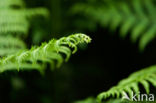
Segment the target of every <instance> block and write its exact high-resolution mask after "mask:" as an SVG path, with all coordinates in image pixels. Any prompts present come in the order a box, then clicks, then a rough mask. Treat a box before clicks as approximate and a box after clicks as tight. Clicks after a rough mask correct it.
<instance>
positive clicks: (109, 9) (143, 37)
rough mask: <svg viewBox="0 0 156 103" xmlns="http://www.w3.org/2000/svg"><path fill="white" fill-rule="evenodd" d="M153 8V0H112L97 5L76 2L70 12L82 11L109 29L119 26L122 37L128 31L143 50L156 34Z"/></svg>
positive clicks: (155, 16)
mask: <svg viewBox="0 0 156 103" xmlns="http://www.w3.org/2000/svg"><path fill="white" fill-rule="evenodd" d="M155 9H156V7H155V3H154V1H153V0H130V1H125V0H121V1H114V0H112V1H107V2H103V3H101V4H100V5H98V6H96V4H95V5H94V6H93V5H91V4H87V3H86V4H85V3H81V4H77V5H75V6H74V7H73V8H72V12H74V13H81V14H82V13H84V14H85V15H86V16H87V17H90V19H92V21H96V22H97V23H100V24H101V25H102V26H104V27H110V29H111V30H116V29H117V28H120V34H121V35H120V36H121V37H122V38H125V37H126V36H127V35H128V33H129V32H130V33H131V34H130V38H131V39H132V41H133V42H136V41H137V40H139V47H140V50H144V48H145V47H146V46H147V44H149V43H150V42H151V41H152V40H153V39H154V38H155V36H156V22H155V18H156V15H155ZM90 19H89V20H90Z"/></svg>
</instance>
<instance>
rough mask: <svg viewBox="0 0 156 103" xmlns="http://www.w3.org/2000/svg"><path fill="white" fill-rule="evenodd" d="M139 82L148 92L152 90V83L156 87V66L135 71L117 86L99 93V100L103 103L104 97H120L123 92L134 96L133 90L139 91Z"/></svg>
mask: <svg viewBox="0 0 156 103" xmlns="http://www.w3.org/2000/svg"><path fill="white" fill-rule="evenodd" d="M139 84H141V85H142V86H143V87H144V89H145V91H146V92H147V93H149V92H150V84H152V85H153V86H155V87H156V66H151V67H148V68H145V69H143V70H141V71H138V72H135V73H133V74H132V75H130V76H129V77H128V78H127V79H124V80H122V81H120V82H119V84H118V85H117V86H114V87H112V88H111V89H110V90H108V91H107V92H103V93H101V94H99V95H98V101H99V103H101V101H102V100H103V99H106V98H109V97H116V98H119V97H120V96H121V95H124V94H123V92H125V93H127V94H128V95H129V96H130V97H132V92H133V93H135V94H138V93H139Z"/></svg>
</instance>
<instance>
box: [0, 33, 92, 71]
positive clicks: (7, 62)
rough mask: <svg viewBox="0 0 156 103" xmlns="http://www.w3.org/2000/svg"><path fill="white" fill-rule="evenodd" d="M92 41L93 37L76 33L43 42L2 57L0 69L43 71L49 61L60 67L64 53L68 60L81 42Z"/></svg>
mask: <svg viewBox="0 0 156 103" xmlns="http://www.w3.org/2000/svg"><path fill="white" fill-rule="evenodd" d="M90 42H91V38H90V37H88V36H86V35H84V34H75V35H71V36H68V37H63V38H61V39H59V40H55V39H52V40H51V41H50V42H49V43H43V44H42V45H41V46H40V47H33V48H32V49H31V50H28V51H23V52H20V53H17V54H15V55H10V56H7V57H5V58H3V59H1V60H0V68H1V69H0V71H1V72H3V71H6V70H14V69H18V70H22V69H37V70H39V71H43V70H44V66H45V63H47V62H48V63H50V64H51V65H52V66H54V65H55V64H56V67H60V65H61V64H62V63H63V61H64V57H63V55H65V56H66V57H65V61H67V60H68V59H69V57H70V55H71V53H75V52H76V51H77V45H78V44H79V43H90ZM70 48H71V49H70ZM31 66H32V67H31Z"/></svg>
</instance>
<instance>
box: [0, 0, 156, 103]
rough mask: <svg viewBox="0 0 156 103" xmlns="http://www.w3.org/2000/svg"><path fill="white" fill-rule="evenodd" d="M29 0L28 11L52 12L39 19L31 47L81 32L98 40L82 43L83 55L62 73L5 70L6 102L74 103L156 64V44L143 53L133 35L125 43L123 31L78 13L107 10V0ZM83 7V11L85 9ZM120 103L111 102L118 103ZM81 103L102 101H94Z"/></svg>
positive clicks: (1, 79)
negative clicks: (41, 8) (43, 10)
mask: <svg viewBox="0 0 156 103" xmlns="http://www.w3.org/2000/svg"><path fill="white" fill-rule="evenodd" d="M105 1H106V2H107V0H105ZM118 1H120V0H118ZM121 1H122V0H121ZM25 2H26V7H27V8H36V7H45V8H47V9H48V10H49V11H50V17H49V18H48V19H46V20H45V19H43V18H35V20H32V21H31V29H30V31H29V34H33V35H29V36H28V37H27V39H26V43H27V44H28V46H29V47H30V46H31V44H33V45H39V44H40V43H41V42H43V41H48V40H50V39H51V38H59V37H62V36H66V35H67V34H72V33H77V32H82V33H85V34H88V35H90V36H91V37H92V38H93V42H92V44H90V45H89V46H88V47H87V46H86V45H80V51H79V52H78V53H77V54H75V55H74V56H72V58H71V59H70V61H69V62H68V63H67V64H64V65H63V66H62V67H61V68H60V69H59V70H55V71H50V70H49V69H47V70H46V73H45V75H44V76H42V75H40V73H39V72H37V71H24V72H22V71H20V72H15V71H14V72H13V71H8V72H4V73H3V74H1V75H0V103H73V102H75V101H77V100H82V99H85V98H88V97H96V96H97V94H99V93H100V92H102V91H106V90H108V89H109V88H110V87H112V86H113V85H116V84H117V82H118V81H120V80H121V79H123V78H125V77H127V76H128V75H129V74H131V73H132V72H135V71H137V70H140V69H141V68H144V67H147V66H150V65H153V64H155V61H156V55H155V52H156V48H155V45H156V40H153V41H152V42H151V43H150V44H149V45H148V46H147V48H146V49H145V50H144V52H140V51H139V50H138V48H139V47H138V45H137V44H133V43H131V41H130V39H129V38H130V37H129V36H127V37H125V39H122V38H120V37H119V36H118V35H119V34H120V33H119V30H120V29H119V28H117V30H116V31H112V30H110V29H109V28H108V27H103V25H101V23H100V22H98V21H96V20H95V19H93V18H94V17H93V16H91V15H87V14H85V13H81V12H80V13H77V12H76V11H74V9H73V8H74V5H77V4H80V3H87V5H90V6H91V7H93V8H94V10H95V11H96V8H97V7H99V5H100V6H105V3H103V0H25ZM78 7H79V8H80V9H82V6H81V5H79V6H78ZM84 10H86V9H84ZM82 12H83V11H82ZM110 34H113V35H110ZM47 68H48V67H47ZM154 91H155V89H154V88H152V92H154ZM116 101H117V102H110V103H118V100H116ZM75 103H96V102H95V100H94V99H93V98H89V99H85V101H82V102H81V101H77V102H75ZM108 103H109V102H108Z"/></svg>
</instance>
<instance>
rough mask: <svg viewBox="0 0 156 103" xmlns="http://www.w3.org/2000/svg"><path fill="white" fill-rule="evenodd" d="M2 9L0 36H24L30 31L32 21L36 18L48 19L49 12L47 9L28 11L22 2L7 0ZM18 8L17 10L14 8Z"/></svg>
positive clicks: (0, 9)
mask: <svg viewBox="0 0 156 103" xmlns="http://www.w3.org/2000/svg"><path fill="white" fill-rule="evenodd" d="M3 1H4V0H3ZM3 1H2V0H0V4H1V2H2V4H3V8H2V7H1V8H0V34H11V33H13V34H16V35H17V34H18V35H19V34H22V35H23V34H24V35H27V34H28V32H29V29H30V19H31V18H33V17H34V16H43V17H48V16H49V12H48V10H47V9H45V8H35V9H26V8H25V7H24V6H23V5H24V4H23V1H22V0H5V1H4V2H3ZM14 6H15V7H16V6H18V7H19V8H18V7H17V8H13V7H14Z"/></svg>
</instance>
